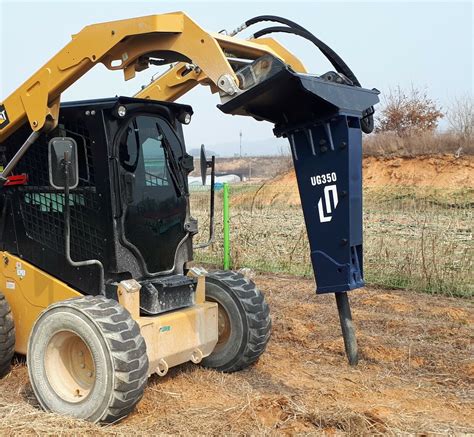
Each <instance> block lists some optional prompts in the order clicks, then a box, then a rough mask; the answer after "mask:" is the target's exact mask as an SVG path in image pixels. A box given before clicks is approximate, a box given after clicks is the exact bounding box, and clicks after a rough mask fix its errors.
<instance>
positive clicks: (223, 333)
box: [0, 12, 378, 422]
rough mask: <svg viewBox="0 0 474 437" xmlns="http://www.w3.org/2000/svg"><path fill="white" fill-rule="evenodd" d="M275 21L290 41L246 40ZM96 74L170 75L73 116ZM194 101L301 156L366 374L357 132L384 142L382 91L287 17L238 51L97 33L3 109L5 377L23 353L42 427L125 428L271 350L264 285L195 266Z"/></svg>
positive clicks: (179, 28)
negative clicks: (198, 372)
mask: <svg viewBox="0 0 474 437" xmlns="http://www.w3.org/2000/svg"><path fill="white" fill-rule="evenodd" d="M265 21H271V22H274V23H275V22H276V23H278V24H279V25H278V26H273V27H268V28H265V29H263V30H261V31H259V32H257V33H255V34H254V35H252V37H251V38H249V39H243V38H238V37H237V36H236V35H237V34H238V33H239V32H241V31H242V30H244V29H245V28H247V27H250V26H252V25H254V24H257V23H261V22H265ZM275 32H286V33H293V34H295V35H298V36H300V37H303V38H306V39H308V40H310V41H311V42H313V43H314V44H315V45H316V46H317V47H318V48H319V49H320V50H321V51H322V52H323V53H324V55H325V56H326V57H327V58H328V59H329V60H330V62H331V63H332V65H333V66H334V69H335V71H330V72H328V73H326V74H323V75H319V76H317V75H314V74H308V73H307V72H306V70H305V68H304V66H303V64H302V63H301V62H300V61H299V60H298V59H297V58H296V57H295V56H294V55H292V54H291V53H290V52H289V51H288V50H286V49H285V48H284V47H283V46H282V45H280V44H279V43H278V42H277V41H276V40H274V39H272V38H270V37H268V36H266V35H268V34H271V33H275ZM264 36H265V37H264ZM263 37H264V38H263ZM98 63H102V64H103V65H105V67H106V68H108V69H109V70H122V71H123V72H124V76H125V79H126V80H128V79H130V78H132V77H134V76H135V74H136V73H137V72H140V71H143V70H145V69H147V68H148V67H149V66H151V65H165V64H170V69H169V70H167V71H166V72H165V73H164V74H162V75H161V76H159V77H158V78H156V79H154V80H153V81H152V82H151V83H150V84H149V85H148V86H146V87H144V88H143V89H142V90H140V91H139V92H138V93H137V95H135V96H133V97H114V98H104V99H99V100H88V101H80V102H70V103H61V101H60V98H61V93H62V92H63V91H64V90H65V89H67V88H68V87H69V86H70V85H72V84H73V83H74V82H76V81H77V80H78V79H79V78H80V77H82V76H83V75H84V74H85V73H86V72H87V71H88V70H90V69H91V68H93V67H94V66H95V65H96V64H98ZM198 84H202V85H206V86H208V87H209V88H210V91H211V92H213V93H218V94H219V97H220V100H221V103H220V105H219V107H220V109H221V110H222V111H223V112H224V113H227V114H233V115H245V116H251V117H253V118H255V119H256V120H266V121H269V122H271V123H273V124H274V125H275V129H274V132H275V135H277V136H283V137H287V138H288V139H289V141H290V145H291V150H292V154H293V159H294V165H295V169H296V174H297V179H298V186H299V190H300V195H301V202H302V207H303V211H304V217H305V221H306V226H307V231H308V237H309V241H310V247H311V259H312V264H313V267H314V271H315V276H316V281H317V292H319V293H327V292H334V293H336V297H337V305H338V308H339V313H340V318H341V326H342V328H343V335H344V339H345V344H346V352H347V353H348V356H349V360H350V362H351V363H352V364H354V363H355V362H356V359H357V350H356V343H355V337H354V330H353V327H352V324H351V323H352V322H351V317H350V309H349V304H348V300H347V295H346V291H348V290H351V289H354V288H358V287H361V286H363V268H362V191H361V131H362V130H363V131H365V132H370V130H371V129H372V127H373V126H372V113H373V105H374V104H376V103H377V102H378V97H377V94H378V92H377V91H376V90H368V89H364V88H362V87H361V85H360V83H359V82H358V81H357V79H356V77H355V76H354V74H353V73H352V72H351V70H350V69H349V68H348V67H347V65H346V64H345V63H344V62H343V61H342V59H341V58H340V57H339V56H338V55H337V54H336V53H334V52H333V51H332V50H331V49H330V48H329V47H328V46H326V45H325V44H324V43H322V42H321V41H320V40H318V39H317V38H315V37H314V35H312V34H311V33H310V32H308V31H307V30H306V29H304V28H302V27H301V26H299V25H297V24H296V23H293V22H291V21H289V20H287V19H284V18H281V17H274V16H262V17H256V18H254V19H252V20H249V21H247V22H246V23H245V24H244V25H242V26H241V27H239V28H238V29H237V30H235V31H233V32H231V33H229V34H224V33H209V32H206V31H204V30H203V29H202V28H200V27H199V26H198V25H197V24H196V23H195V22H194V21H193V20H191V19H190V18H189V17H188V16H187V15H185V14H184V13H181V12H177V13H171V14H164V15H153V16H147V17H140V18H133V19H127V20H122V21H115V22H108V23H101V24H96V25H92V26H87V27H85V28H84V29H83V30H82V31H81V32H79V33H78V34H76V35H73V37H72V41H71V42H70V43H69V44H68V45H66V46H65V47H64V48H63V49H62V50H60V51H59V52H58V53H57V54H56V55H55V56H54V57H53V58H52V59H51V60H49V61H48V62H47V63H46V64H45V65H44V66H43V67H41V68H40V69H39V70H38V71H37V72H36V73H35V74H33V75H32V76H31V77H30V78H29V79H28V80H26V82H25V83H24V84H23V85H21V86H20V87H19V88H18V89H17V90H16V91H15V92H13V93H12V94H11V95H10V96H9V97H7V98H6V99H5V100H4V101H3V102H1V104H0V161H1V162H0V164H1V166H2V167H1V174H0V211H1V216H0V244H1V248H0V249H1V256H0V372H2V373H6V372H8V369H9V366H10V361H11V359H12V356H13V354H14V352H17V353H20V354H26V356H27V365H28V372H29V376H30V381H31V385H32V387H33V390H34V393H35V395H36V397H37V398H38V401H39V403H40V404H41V406H42V407H43V408H44V409H45V410H47V411H55V412H58V413H62V414H66V415H70V416H75V417H79V418H83V419H87V420H90V421H94V422H114V421H117V420H119V419H121V418H123V417H125V416H126V415H127V414H128V413H129V412H130V411H132V409H133V408H134V406H135V405H136V403H137V402H138V401H139V400H140V398H141V397H142V395H143V392H144V388H145V385H146V381H147V378H148V376H149V375H151V374H154V373H156V374H158V375H161V376H163V375H165V374H166V373H167V372H168V369H169V368H170V367H172V366H176V365H179V364H181V363H185V362H189V361H191V362H193V363H196V364H197V363H201V364H202V365H204V366H207V367H210V368H215V369H218V370H221V371H224V372H233V371H237V370H240V369H243V368H245V367H247V366H249V365H251V364H252V363H254V362H255V361H256V360H257V359H258V357H259V356H260V355H261V354H262V353H263V351H264V350H265V347H266V344H267V342H268V340H269V336H270V330H271V320H270V315H269V307H268V305H267V303H266V302H265V299H264V296H263V294H262V293H261V292H260V291H259V290H258V289H257V288H256V286H255V284H254V283H253V282H252V281H250V280H248V279H246V278H245V277H243V276H242V275H240V274H238V273H235V272H230V271H217V272H213V273H208V272H206V271H205V270H204V269H201V268H196V267H194V268H193V267H191V265H190V262H191V261H192V259H193V244H192V241H193V236H194V235H195V234H196V233H197V232H198V227H197V221H196V220H195V219H194V218H193V217H192V215H191V211H190V208H189V190H188V182H187V176H188V174H189V173H190V172H191V171H192V170H193V159H192V157H191V156H190V155H188V154H187V153H186V148H185V144H184V137H183V125H186V124H188V123H189V122H190V121H191V118H192V115H193V110H192V108H191V107H190V106H187V105H184V104H177V103H174V101H175V100H176V99H177V98H179V97H180V96H182V95H184V94H185V93H186V92H188V91H189V90H191V89H192V88H193V87H194V86H196V85H198ZM204 161H206V162H204ZM203 163H204V164H206V165H203V171H204V172H205V171H206V167H207V159H206V158H205V157H204V158H203V160H201V164H203Z"/></svg>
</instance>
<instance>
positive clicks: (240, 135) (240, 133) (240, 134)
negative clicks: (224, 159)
mask: <svg viewBox="0 0 474 437" xmlns="http://www.w3.org/2000/svg"><path fill="white" fill-rule="evenodd" d="M239 137H240V157H241V158H242V131H240V132H239Z"/></svg>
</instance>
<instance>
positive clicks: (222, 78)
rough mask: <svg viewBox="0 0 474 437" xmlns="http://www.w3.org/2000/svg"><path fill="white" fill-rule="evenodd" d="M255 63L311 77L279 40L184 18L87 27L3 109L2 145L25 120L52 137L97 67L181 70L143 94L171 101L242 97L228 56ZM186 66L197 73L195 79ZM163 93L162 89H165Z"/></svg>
mask: <svg viewBox="0 0 474 437" xmlns="http://www.w3.org/2000/svg"><path fill="white" fill-rule="evenodd" d="M228 51H232V53H233V54H235V55H237V56H241V55H244V56H246V57H248V58H250V59H255V58H257V57H259V56H262V55H265V54H271V55H272V56H275V57H278V58H280V59H282V60H284V61H286V62H288V63H290V64H292V65H293V66H294V68H295V69H296V70H298V71H305V70H304V67H303V66H302V64H301V62H300V61H299V60H298V59H297V58H295V57H294V56H293V55H291V53H289V52H288V51H287V50H286V49H284V48H283V47H282V46H281V45H279V44H278V43H277V42H276V41H274V40H272V39H265V40H263V39H262V40H260V41H258V42H251V41H246V40H242V39H238V38H234V37H225V36H223V35H220V34H212V33H208V32H206V31H205V30H203V29H202V28H201V27H200V26H199V25H197V24H196V23H195V22H194V21H193V20H191V19H190V18H189V17H188V16H187V15H186V14H185V13H183V12H175V13H169V14H162V15H150V16H145V17H140V18H131V19H126V20H120V21H111V22H107V23H100V24H94V25H90V26H86V27H85V28H84V29H82V30H81V31H80V32H79V33H78V34H75V35H73V36H72V41H71V42H70V43H69V44H67V45H66V46H65V47H64V48H63V49H61V50H60V51H59V52H58V53H57V54H56V55H55V56H54V57H53V58H51V59H50V60H49V61H48V62H47V63H46V64H45V65H43V66H42V67H41V68H40V69H39V70H38V71H37V72H36V73H34V74H33V75H32V76H31V77H30V78H29V79H28V80H27V81H25V82H24V83H23V84H22V85H21V86H20V87H19V88H18V89H17V90H16V91H14V92H13V93H12V94H11V95H10V96H8V97H7V98H6V99H5V100H4V101H3V102H1V103H0V143H2V142H3V141H4V140H5V139H6V138H7V137H8V136H9V135H11V134H12V133H13V132H14V131H15V130H16V129H17V128H18V127H19V126H20V125H21V124H22V123H23V122H24V121H25V120H26V119H27V120H28V122H29V123H30V125H31V128H32V129H33V131H44V130H51V129H54V127H56V125H57V122H58V113H59V104H60V98H61V93H62V92H63V91H65V90H66V89H67V88H68V87H70V86H71V85H72V84H74V83H75V82H76V81H77V80H79V79H80V78H81V77H82V76H83V75H84V74H86V73H87V72H88V71H89V70H90V69H91V68H93V67H94V66H95V65H96V64H98V63H102V64H103V65H105V67H106V68H107V69H109V70H123V74H124V79H125V80H129V79H131V78H133V77H134V76H135V73H136V72H138V71H142V70H144V69H146V68H148V67H149V59H150V58H152V57H153V58H160V59H162V60H163V61H164V62H169V63H177V64H176V65H175V66H174V67H173V68H172V69H171V70H170V71H169V72H168V73H167V74H166V75H165V77H164V78H163V79H162V80H161V81H159V83H154V84H152V86H151V88H150V89H149V90H143V91H142V92H141V93H139V94H143V95H146V97H152V98H155V99H157V98H159V99H160V100H167V101H172V100H175V99H176V98H178V97H180V96H181V95H183V94H184V93H185V92H187V91H188V90H189V89H191V88H192V87H193V86H195V85H196V84H198V83H203V84H207V85H210V86H211V90H212V91H213V92H217V91H220V92H221V93H225V94H229V95H232V94H235V93H237V92H238V80H237V77H236V75H235V73H234V70H233V69H232V67H231V66H230V64H229V62H228V60H227V54H226V53H227V52H228ZM186 63H190V64H192V65H193V66H195V67H196V69H195V70H194V71H193V72H192V74H186V75H183V73H185V72H186V73H189V72H188V71H185V70H183V67H185V65H186ZM158 87H160V88H158Z"/></svg>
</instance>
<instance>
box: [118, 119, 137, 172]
mask: <svg viewBox="0 0 474 437" xmlns="http://www.w3.org/2000/svg"><path fill="white" fill-rule="evenodd" d="M138 134H139V130H138V126H137V122H136V120H135V119H134V120H132V121H131V122H130V123H129V125H128V126H127V128H126V129H125V132H124V133H123V134H122V137H121V138H120V144H119V159H120V163H121V164H122V166H123V168H125V169H126V170H127V171H129V172H131V173H133V172H135V170H136V168H137V165H138V159H139V158H140V148H139V136H138Z"/></svg>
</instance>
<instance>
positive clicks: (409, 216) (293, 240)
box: [192, 183, 474, 297]
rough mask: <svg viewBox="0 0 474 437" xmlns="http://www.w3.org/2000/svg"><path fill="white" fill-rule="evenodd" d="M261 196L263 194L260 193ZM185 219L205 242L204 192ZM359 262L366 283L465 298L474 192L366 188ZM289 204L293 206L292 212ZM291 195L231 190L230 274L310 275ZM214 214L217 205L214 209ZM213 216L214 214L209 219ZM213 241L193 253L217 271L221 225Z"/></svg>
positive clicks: (285, 189)
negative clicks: (195, 224) (193, 221)
mask: <svg viewBox="0 0 474 437" xmlns="http://www.w3.org/2000/svg"><path fill="white" fill-rule="evenodd" d="M262 193H263V194H262ZM193 196H194V200H193V205H192V206H193V214H195V215H196V216H197V217H198V219H199V220H200V225H201V226H202V229H203V231H202V233H201V234H200V236H199V238H203V237H205V236H206V235H207V231H206V230H205V228H206V226H208V211H207V209H206V208H205V202H204V201H203V199H204V198H205V197H206V196H207V193H193ZM364 202H365V205H364V238H365V243H364V244H365V246H364V247H365V249H364V263H365V277H366V279H367V281H368V283H369V284H372V285H381V286H387V287H396V288H410V289H413V290H420V291H426V292H430V293H442V294H447V295H458V296H466V297H469V296H473V295H474V288H473V287H474V285H473V281H472V269H473V264H474V241H473V236H472V231H473V229H472V223H473V221H474V216H473V206H474V192H473V191H472V190H466V189H464V190H457V191H453V190H433V189H430V188H413V187H398V188H396V187H395V188H394V187H391V188H388V187H384V188H370V189H365V192H364ZM294 203H297V204H296V205H295V204H294ZM298 203H299V196H298V192H297V191H294V189H293V188H292V187H290V186H289V184H286V183H282V184H277V185H275V184H270V185H259V186H249V185H245V186H243V187H241V188H239V187H234V188H232V191H231V257H232V262H233V266H234V267H236V268H241V267H250V268H253V269H257V270H260V271H267V272H269V271H271V272H285V273H289V274H296V275H302V276H312V274H313V273H312V267H311V260H310V256H309V253H310V250H309V244H308V239H307V236H306V227H305V224H304V219H303V214H302V211H301V207H300V206H299V205H298ZM216 204H217V205H218V208H220V207H221V201H220V200H218V201H217V202H216ZM220 214H221V211H220V210H219V209H218V211H217V217H219V215H220ZM216 227H217V229H216V236H217V238H216V242H215V244H214V245H213V246H212V247H211V248H208V249H205V250H200V251H198V252H197V253H196V259H197V260H198V261H199V262H206V263H210V264H214V265H219V264H221V260H222V254H223V243H222V228H221V220H220V218H218V219H217V226H216Z"/></svg>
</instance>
